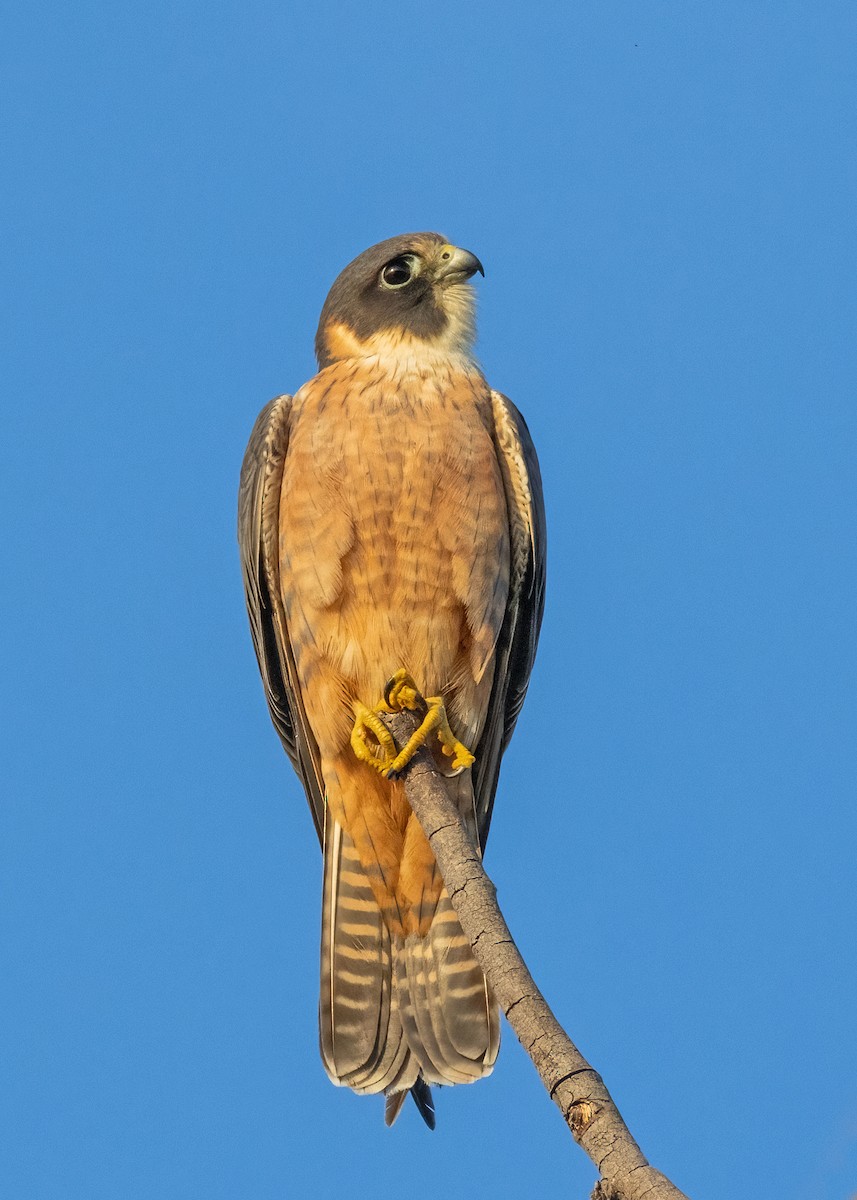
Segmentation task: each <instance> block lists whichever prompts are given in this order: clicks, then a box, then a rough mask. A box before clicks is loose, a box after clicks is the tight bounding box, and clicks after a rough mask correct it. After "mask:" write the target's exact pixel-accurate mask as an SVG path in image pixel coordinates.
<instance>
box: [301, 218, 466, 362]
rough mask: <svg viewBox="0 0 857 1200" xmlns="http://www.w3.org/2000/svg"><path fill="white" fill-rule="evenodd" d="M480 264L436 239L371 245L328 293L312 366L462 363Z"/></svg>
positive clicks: (413, 236) (426, 236)
mask: <svg viewBox="0 0 857 1200" xmlns="http://www.w3.org/2000/svg"><path fill="white" fill-rule="evenodd" d="M477 271H479V273H480V274H482V275H484V274H485V272H484V271H483V270H482V263H481V262H480V261H479V259H478V258H477V257H476V255H475V254H471V253H470V251H469V250H461V249H459V248H458V247H457V246H451V245H450V244H449V242H447V240H446V238H444V237H442V236H441V235H440V234H439V233H406V234H402V235H401V236H400V237H394V238H388V239H387V241H385V242H379V243H378V245H377V246H370V248H369V249H368V250H364V251H363V253H362V254H360V255H358V257H357V258H355V259H354V261H353V262H351V263H349V264H348V266H347V267H346V268H345V270H344V271H343V272H342V273H341V274H340V275H339V276H338V277H337V279H336V281H335V283H334V285H333V287H332V288H331V289H330V291H329V293H328V296H327V299H326V300H325V302H324V308H323V309H322V310H321V319H320V321H319V325H318V333H317V334H316V338H315V352H316V356H317V357H318V364H319V367H322V368H323V367H326V366H329V365H330V363H332V362H336V360H337V359H341V358H355V357H365V356H367V355H374V354H382V355H383V354H396V355H401V354H403V353H404V354H408V355H411V354H412V355H414V356H420V355H421V354H425V353H426V352H429V353H434V354H449V355H465V356H469V355H470V353H471V351H472V349H473V342H474V338H475V336H476V329H475V319H474V315H475V297H474V293H473V288H472V287H471V286H470V284H469V283H468V280H469V279H470V278H471V276H473V275H475V274H476V272H477Z"/></svg>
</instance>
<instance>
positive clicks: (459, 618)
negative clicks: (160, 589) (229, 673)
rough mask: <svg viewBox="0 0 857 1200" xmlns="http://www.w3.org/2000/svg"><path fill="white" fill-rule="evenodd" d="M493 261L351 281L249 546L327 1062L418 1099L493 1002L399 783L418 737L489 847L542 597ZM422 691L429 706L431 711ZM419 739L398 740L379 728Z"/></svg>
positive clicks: (483, 1039) (252, 511)
mask: <svg viewBox="0 0 857 1200" xmlns="http://www.w3.org/2000/svg"><path fill="white" fill-rule="evenodd" d="M477 272H479V273H480V274H484V272H483V270H482V264H481V263H480V262H479V259H478V258H476V256H475V255H473V254H471V253H470V252H469V251H467V250H462V249H460V248H458V247H456V246H453V245H451V244H450V243H449V242H447V241H446V239H445V238H444V237H442V236H441V235H440V234H437V233H415V234H405V235H403V236H401V237H394V238H390V239H389V240H387V241H384V242H380V243H379V244H378V245H377V246H372V247H371V248H370V249H369V250H366V251H365V252H364V253H363V254H361V255H359V256H358V257H357V258H356V259H355V260H354V261H353V262H352V263H350V264H349V266H347V267H346V268H345V270H344V271H343V272H342V273H341V274H340V275H339V277H338V278H337V279H336V280H335V282H334V284H333V286H332V288H331V289H330V292H329V294H328V297H327V299H326V301H325V304H324V307H323V309H322V313H321V319H320V322H319V326H318V333H317V335H316V342H315V347H316V355H317V358H318V367H319V370H318V374H317V375H315V377H314V378H313V379H311V380H310V381H309V382H308V383H306V384H304V386H303V387H302V388H300V390H299V391H298V392H296V393H295V395H294V396H278V397H277V398H276V399H274V400H272V401H271V403H270V404H269V405H268V406H267V407H266V408H265V409H264V410H263V411H262V413H261V414H260V416H259V418H258V420H257V421H256V425H255V427H254V429H253V432H252V434H251V437H250V442H249V445H248V447H247V452H246V455H245V458H244V464H243V468H242V472H241V484H240V496H239V525H238V536H239V545H240V551H241V563H242V569H243V574H244V587H245V594H246V599H247V608H248V611H249V616H250V627H251V631H252V635H253V643H254V646H255V650H256V656H257V659H258V662H259V669H260V671H261V674H262V681H263V684H264V688H265V694H266V697H267V701H268V706H269V709H270V713H271V717H272V719H273V722H274V726H275V727H276V730H277V733H278V734H279V736H280V739H281V741H282V744H283V747H284V748H285V751H286V753H287V754H288V756H289V758H290V760H291V762H292V765H293V767H294V768H295V770H296V772H297V774H298V776H299V777H300V780H301V783H302V784H303V788H304V791H305V792H306V796H307V799H308V800H309V806H310V810H311V812H312V816H313V819H314V821H315V827H316V830H317V832H318V836H319V839H320V841H321V845H322V849H323V855H324V870H323V898H322V936H321V999H320V1004H319V1027H320V1042H321V1054H322V1059H323V1061H324V1066H325V1069H326V1070H327V1073H328V1075H329V1076H330V1078H331V1080H333V1082H334V1083H336V1084H340V1085H345V1086H347V1087H350V1088H352V1089H353V1090H354V1091H355V1092H365V1093H384V1094H385V1095H386V1098H387V1099H386V1112H385V1117H386V1121H387V1124H388V1125H391V1124H392V1123H393V1121H394V1120H395V1118H396V1116H397V1115H398V1113H399V1111H400V1109H401V1106H402V1103H403V1102H404V1099H405V1098H406V1096H407V1095H408V1093H410V1094H411V1095H412V1096H413V1098H414V1100H415V1101H416V1104H417V1107H418V1108H419V1110H420V1112H421V1113H422V1115H423V1118H424V1119H425V1121H426V1123H427V1124H428V1125H429V1126H430V1127H431V1128H433V1127H434V1105H433V1101H432V1097H431V1091H430V1085H432V1084H456V1083H470V1082H472V1081H474V1080H476V1079H480V1078H481V1077H482V1076H484V1075H487V1074H489V1073H490V1072H491V1070H492V1068H493V1066H494V1062H495V1059H496V1057H497V1051H498V1047H499V1037H500V1021H499V1012H498V1009H497V1005H496V1003H495V1001H494V999H493V996H492V994H491V991H490V989H489V987H488V985H487V983H486V981H485V978H484V976H483V974H482V971H481V969H480V967H479V966H478V964H477V962H476V960H475V958H474V957H473V952H472V950H471V947H470V944H469V943H468V941H467V939H466V938H465V936H464V934H463V933H462V931H461V927H460V925H459V923H458V920H457V918H456V915H455V912H454V910H453V908H452V905H451V904H450V900H449V896H448V895H447V893H446V890H445V888H444V884H443V880H442V878H441V876H440V872H439V871H438V868H437V864H436V863H435V860H434V856H433V854H432V851H431V848H430V846H429V843H428V841H427V839H426V836H425V834H424V833H423V831H422V828H421V827H420V825H419V823H418V821H417V820H416V818H415V817H414V815H413V813H412V812H411V810H410V807H409V805H408V802H407V798H406V795H405V790H404V786H403V783H402V780H401V772H402V771H403V770H404V768H405V767H406V765H407V762H408V760H409V758H410V757H411V755H412V754H413V753H414V751H415V749H416V747H417V746H418V745H425V746H427V747H428V748H429V750H430V752H431V753H432V754H433V756H434V761H435V763H436V765H437V767H438V770H439V771H441V772H442V774H443V775H444V776H445V782H446V786H447V788H448V790H449V792H450V794H451V796H452V798H453V799H454V801H455V802H456V804H457V805H458V808H459V810H460V812H461V814H462V816H463V818H464V820H465V821H466V823H467V825H468V827H469V829H470V832H471V835H472V838H473V840H474V843H475V844H476V845H477V846H478V847H479V849H480V852H482V851H484V847H485V841H486V838H487V836H488V827H489V824H490V821H491V812H492V808H493V804H494V795H495V792H496V789H497V778H498V774H499V770H500V760H501V758H502V756H503V753H504V751H505V749H506V747H507V745H508V744H509V739H510V738H511V736H512V731H513V729H514V727H515V722H516V720H517V718H518V714H519V712H520V709H521V705H522V703H523V700H524V695H525V693H526V690H527V684H528V681H529V677H530V671H531V669H532V666H533V660H534V657H535V652H536V643H537V640H538V634H539V627H540V624H541V618H542V609H543V604H544V582H545V522H544V505H543V500H542V490H541V481H540V477H539V468H538V461H537V459H536V454H535V450H534V448H533V444H532V441H531V439H530V435H529V433H528V431H527V427H526V425H525V423H524V420H523V418H522V417H521V415H520V413H519V412H518V410H517V409H516V408H515V406H514V405H513V404H512V403H511V401H510V400H508V399H507V398H506V397H505V396H503V395H501V394H500V393H499V392H494V391H492V390H491V388H490V387H489V386H488V384H487V383H486V381H485V378H484V376H483V375H482V372H481V370H480V368H479V366H478V365H477V363H476V361H475V359H474V357H473V344H474V339H475V320H474V315H475V296H474V291H473V287H472V285H471V283H470V282H469V281H470V280H471V278H472V277H473V276H474V275H475V274H476V273H477ZM424 698H426V699H424ZM401 708H409V709H412V710H414V711H415V712H416V713H417V714H418V718H419V720H420V722H421V723H420V726H419V728H418V729H417V731H416V732H415V734H414V736H413V737H412V738H411V739H410V741H409V742H408V743H407V744H406V745H405V746H404V747H402V748H401V749H400V748H397V747H396V746H395V745H394V744H393V741H392V739H391V737H390V735H389V733H388V732H387V729H386V726H385V725H384V723H383V721H382V719H381V718H382V715H383V713H385V712H390V711H393V710H395V709H401Z"/></svg>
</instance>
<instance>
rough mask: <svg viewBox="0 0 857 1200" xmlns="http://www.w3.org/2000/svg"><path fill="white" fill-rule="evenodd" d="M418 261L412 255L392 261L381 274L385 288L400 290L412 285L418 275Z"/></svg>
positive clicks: (405, 255) (402, 256) (403, 255)
mask: <svg viewBox="0 0 857 1200" xmlns="http://www.w3.org/2000/svg"><path fill="white" fill-rule="evenodd" d="M416 273H417V272H416V259H415V258H414V256H413V255H412V254H402V255H401V256H400V257H399V258H394V259H391V260H390V262H388V263H387V265H386V267H384V269H383V270H382V272H381V283H382V284H383V285H384V287H388V288H400V287H404V286H405V284H406V283H410V282H411V280H412V279H413V277H414V276H415V275H416Z"/></svg>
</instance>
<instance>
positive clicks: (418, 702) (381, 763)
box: [351, 670, 474, 779]
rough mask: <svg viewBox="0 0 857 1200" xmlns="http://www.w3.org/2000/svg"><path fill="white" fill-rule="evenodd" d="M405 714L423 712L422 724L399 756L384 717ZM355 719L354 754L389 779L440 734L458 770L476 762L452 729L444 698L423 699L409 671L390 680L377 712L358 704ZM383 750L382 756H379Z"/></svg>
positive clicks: (400, 673)
mask: <svg viewBox="0 0 857 1200" xmlns="http://www.w3.org/2000/svg"><path fill="white" fill-rule="evenodd" d="M403 711H408V712H416V713H419V714H420V715H421V716H422V721H421V723H420V725H419V727H418V728H417V729H415V730H414V732H413V733H412V734H411V736H410V737H409V738H408V740H407V742H406V743H405V744H404V746H403V747H402V749H401V750H400V751H399V753H398V754H396V747H395V743H394V742H393V739H392V737H391V736H390V733H389V731H388V729H387V727H386V726H385V725H384V723H383V721H382V720H381V717H380V714H381V713H384V712H386V713H390V712H403ZM354 716H355V721H354V728H353V730H352V732H351V746H352V749H353V750H354V753H355V754H356V755H357V757H358V758H359V759H360V760H361V761H362V762H365V763H368V764H369V766H371V767H374V769H375V770H376V771H378V772H379V773H380V774H381V775H385V776H386V777H387V778H388V779H393V778H395V777H396V776H397V775H399V774H401V772H402V771H404V769H405V767H406V766H407V765H408V763H409V762H410V761H411V759H412V758H413V757H414V755H415V754H416V752H417V750H419V749H420V747H421V746H424V745H425V744H426V741H427V740H428V738H429V736H430V735H431V734H432V733H436V734H437V736H438V740H439V741H440V744H441V749H442V750H443V753H444V754H445V755H447V757H448V758H451V759H452V767H453V769H454V770H456V771H460V770H462V769H463V768H464V767H469V766H471V765H472V763H473V762H474V758H473V755H472V754H471V753H470V751H469V750H468V749H467V747H466V746H465V745H463V743H462V742H460V741H459V740H458V738H457V737H456V736H455V734H454V733H453V732H452V730H451V729H450V727H449V720H448V719H447V715H446V707H445V705H444V703H443V697H442V696H429V697H428V699H426V698H425V697H423V696H422V695H421V693H420V691H419V689H418V688H417V685H416V684H415V683H414V681H413V679H412V678H411V676H410V675H409V674H408V673H407V671H405V670H400V671H397V672H396V674H395V675H394V676H393V678H392V679H390V680H388V681H387V684H386V686H385V688H384V696H383V698H382V700H381V702H380V703H379V705H378V707H377V709H376V710H375V711H373V710H372V709H369V708H367V707H366V706H365V704H361V703H360V701H359V700H358V701H356V702H355V705H354ZM367 731H369V732H371V733H372V735H373V737H374V738H375V742H376V745H375V746H370V744H369V742H368V740H367V737H366V733H367ZM379 750H380V751H381V752H382V753H380V754H379V753H378V751H379Z"/></svg>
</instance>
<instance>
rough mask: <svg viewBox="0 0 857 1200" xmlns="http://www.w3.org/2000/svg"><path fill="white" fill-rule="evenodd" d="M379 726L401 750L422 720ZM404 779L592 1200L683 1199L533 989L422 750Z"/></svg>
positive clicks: (490, 887) (404, 718)
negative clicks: (574, 1148)
mask: <svg viewBox="0 0 857 1200" xmlns="http://www.w3.org/2000/svg"><path fill="white" fill-rule="evenodd" d="M382 720H383V721H384V723H385V724H386V726H387V728H388V729H389V730H390V732H391V733H392V735H393V737H394V739H395V740H396V742H397V744H398V745H399V746H402V745H404V743H405V742H406V741H407V740H408V738H409V737H410V735H411V733H412V732H413V730H414V729H415V728H416V725H417V723H418V722H417V720H416V718H415V717H414V715H413V714H412V713H410V712H402V713H394V714H390V715H385V716H383V717H382ZM402 780H403V782H404V785H405V792H406V794H407V797H408V803H409V804H410V806H411V808H412V809H413V812H414V814H415V816H416V818H417V820H418V821H419V822H420V824H421V825H422V827H423V829H424V830H425V833H426V836H427V837H428V840H429V842H430V844H431V848H432V850H433V851H434V855H435V858H436V859H437V865H438V867H439V868H440V873H441V875H442V876H443V881H444V883H445V885H446V890H447V892H448V894H449V898H450V900H451V902H452V906H453V908H454V909H455V912H456V914H457V916H458V919H459V922H460V923H461V928H462V930H463V931H464V934H465V936H466V937H467V938H468V939H469V940H470V944H471V945H472V947H473V953H474V954H475V956H476V958H477V960H478V962H479V964H480V966H481V967H482V970H483V971H484V972H485V977H486V979H487V980H488V983H489V984H490V986H491V990H492V991H493V993H494V995H495V996H496V998H497V1001H498V1003H499V1004H500V1007H501V1008H502V1009H503V1012H504V1013H505V1014H506V1018H507V1020H508V1021H509V1024H510V1025H511V1026H512V1029H513V1030H514V1032H515V1034H516V1036H517V1038H518V1041H519V1042H520V1043H521V1045H522V1046H523V1047H524V1049H525V1050H526V1051H527V1053H528V1054H529V1056H530V1058H531V1059H532V1061H533V1065H534V1066H535V1068H536V1070H537V1071H538V1073H539V1075H540V1076H541V1079H542V1083H544V1085H545V1087H546V1088H547V1091H548V1094H549V1096H550V1098H551V1099H552V1100H553V1101H554V1103H555V1104H556V1105H557V1107H558V1108H559V1110H560V1112H561V1113H562V1115H563V1117H564V1118H565V1122H566V1124H567V1125H568V1127H569V1129H570V1130H571V1133H572V1134H573V1136H574V1138H575V1140H576V1141H577V1142H578V1143H579V1144H580V1145H581V1146H582V1147H583V1149H584V1150H585V1151H586V1153H587V1154H588V1155H589V1157H590V1158H591V1159H592V1161H593V1163H594V1164H595V1166H596V1167H597V1168H598V1171H599V1174H600V1179H599V1180H598V1183H597V1184H596V1185H595V1190H594V1192H593V1193H592V1200H687V1197H686V1196H685V1195H684V1193H683V1192H680V1191H679V1190H678V1188H677V1187H675V1186H674V1184H672V1183H670V1181H669V1180H668V1179H667V1178H666V1176H664V1175H662V1174H661V1173H660V1171H656V1170H655V1168H654V1167H652V1166H650V1165H649V1163H648V1162H647V1161H646V1159H645V1157H644V1156H643V1153H642V1151H641V1150H640V1147H639V1146H638V1145H637V1143H636V1142H635V1141H634V1139H633V1137H632V1136H631V1134H630V1132H629V1130H628V1128H627V1126H626V1125H625V1122H624V1121H623V1120H622V1117H621V1116H620V1114H619V1110H618V1109H617V1108H616V1105H615V1104H614V1103H613V1100H612V1098H611V1096H610V1093H609V1092H608V1091H607V1088H606V1087H605V1086H604V1082H603V1080H602V1079H601V1076H600V1075H599V1074H598V1072H597V1071H596V1070H594V1068H593V1067H591V1066H590V1065H589V1063H588V1062H587V1061H586V1059H585V1058H584V1057H583V1055H582V1054H581V1053H580V1051H579V1050H578V1049H577V1047H576V1046H575V1045H574V1043H573V1042H572V1041H571V1039H570V1038H569V1037H568V1035H567V1034H566V1032H565V1030H564V1029H563V1028H562V1026H561V1025H560V1024H559V1022H558V1021H557V1019H556V1017H555V1016H554V1015H553V1013H552V1012H551V1010H550V1008H549V1007H548V1004H547V1002H546V1000H545V999H544V997H543V996H542V994H541V992H540V991H539V989H538V988H537V987H536V984H535V981H534V980H533V977H532V975H531V974H530V972H529V970H528V968H527V965H526V963H525V962H524V960H523V958H522V957H521V953H520V951H519V950H518V947H517V946H516V945H515V942H514V940H513V938H512V935H511V933H510V932H509V928H508V926H507V925H506V922H505V920H504V919H503V914H502V913H501V912H500V908H499V906H498V904H497V891H496V888H495V887H494V884H493V883H492V882H491V880H490V879H489V878H488V876H487V875H486V874H485V870H484V868H483V866H482V859H481V857H480V855H479V851H478V850H477V848H476V847H475V846H474V845H473V843H472V841H471V839H470V835H469V833H468V831H467V828H466V826H465V824H464V821H463V820H462V819H461V817H460V815H459V813H458V810H457V808H456V806H455V805H454V804H453V802H452V800H451V799H450V797H449V793H448V792H447V790H446V787H445V785H444V782H443V776H442V775H441V774H440V772H439V771H438V769H437V767H436V766H435V763H434V760H433V759H432V757H431V755H430V754H429V752H428V751H427V750H426V749H425V748H423V749H421V750H419V751H418V752H417V753H416V754H415V755H414V757H413V759H412V760H411V762H410V763H409V764H408V766H407V767H406V768H405V770H404V771H403V773H402Z"/></svg>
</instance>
